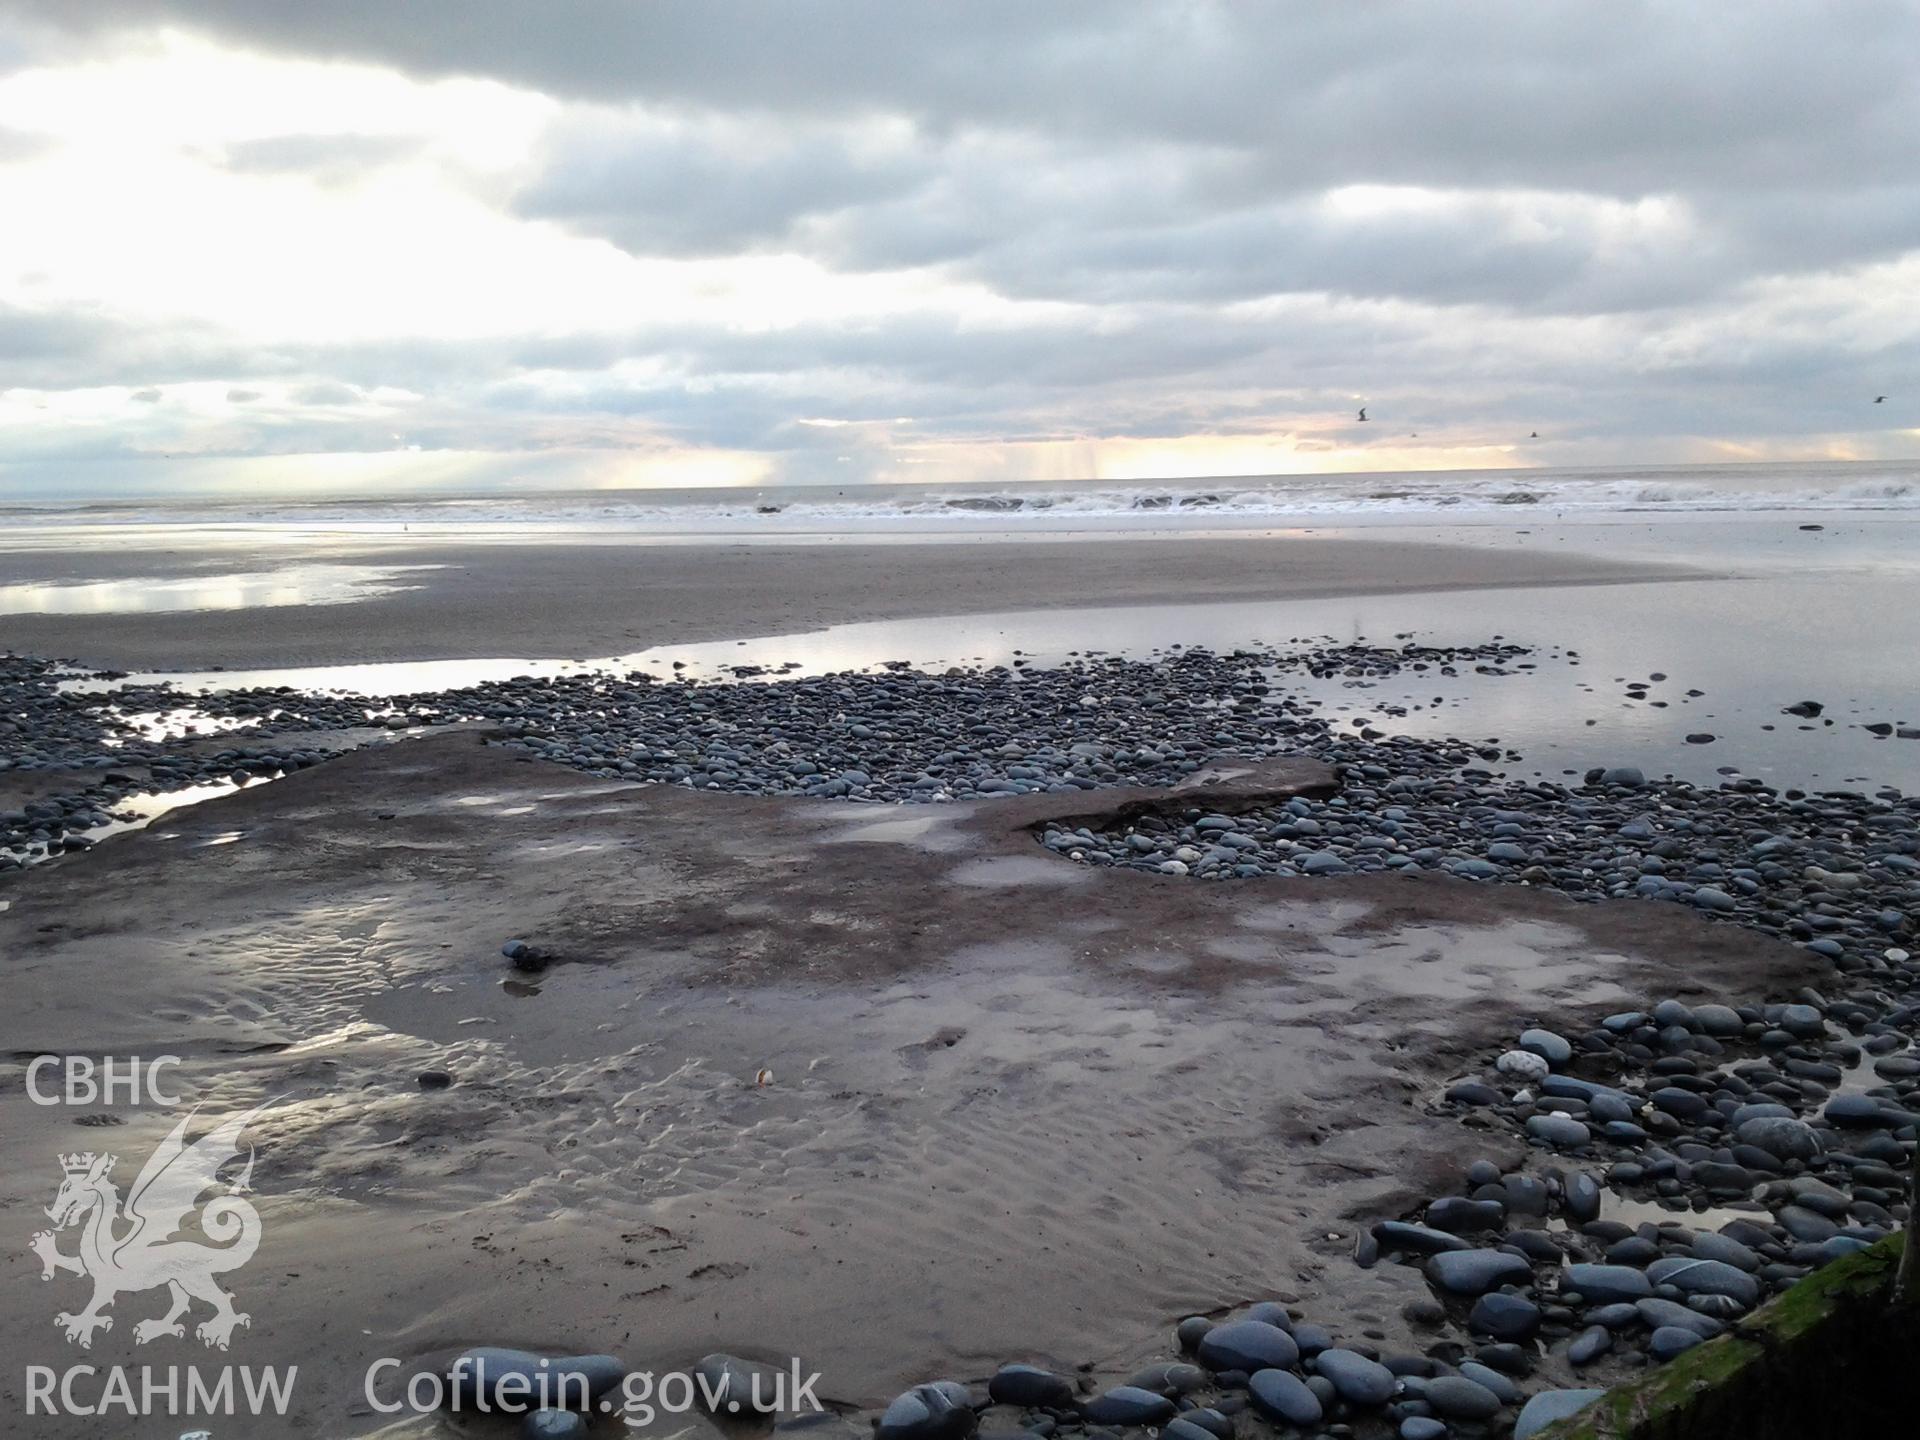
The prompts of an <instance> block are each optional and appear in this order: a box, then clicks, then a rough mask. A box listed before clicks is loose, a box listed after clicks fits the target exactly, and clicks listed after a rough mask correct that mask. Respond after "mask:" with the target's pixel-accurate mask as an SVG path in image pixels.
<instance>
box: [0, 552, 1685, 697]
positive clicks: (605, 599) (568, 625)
mask: <svg viewBox="0 0 1920 1440" xmlns="http://www.w3.org/2000/svg"><path fill="white" fill-rule="evenodd" d="M296 556H297V558H298V559H300V560H301V561H304V562H308V563H311V562H314V561H316V560H319V561H325V562H327V563H331V564H337V565H375V566H379V567H382V568H384V569H389V570H391V571H392V572H394V573H393V581H394V582H395V583H397V584H400V585H404V586H406V587H408V588H405V589H402V590H398V591H396V592H393V593H387V594H379V595H376V596H374V597H373V598H371V599H365V600H361V601H358V602H357V603H353V604H334V605H302V604H278V605H270V606H264V607H252V606H250V607H247V608H244V609H236V610H218V609H214V610H189V611H175V612H170V613H159V614H151V613H148V614H143V613H138V612H137V611H123V612H121V613H114V614H106V615H102V614H55V615H39V614H30V613H16V614H12V615H8V616H6V617H4V619H3V620H0V645H4V646H6V647H9V648H11V649H13V650H15V651H17V652H19V653H22V654H33V655H58V656H62V657H69V658H73V659H77V660H81V661H84V662H85V663H87V664H90V665H95V666H106V667H113V668H118V669H180V668H193V669H200V668H205V667H208V666H214V665H221V666H227V667H229V668H233V667H239V666H284V665H322V664H337V663H342V662H352V661H384V660H432V659H453V658H467V657H480V656H544V655H555V656H571V657H574V658H580V659H584V658H587V657H591V656H600V655H615V654H621V653H625V652H627V651H631V650H638V649H642V648H644V647H646V646H650V645H658V644H662V643H666V642H670V641H702V640H724V639H733V638H735V637H738V636H746V635H778V634H787V633H792V632H795V631H802V630H813V629H818V628H821V627H823V626H828V625H836V624H844V623H847V622H850V621H865V620H877V619H888V618H902V617H912V616H940V615H964V614H971V613H977V612H980V611H997V610H1009V609H1033V610H1045V609H1053V608H1059V607H1063V606H1100V605H1134V606H1141V605H1187V604H1194V603H1198V602H1205V601H1224V600H1284V599H1308V598H1317V597H1327V596H1339V595H1381V594H1387V595H1391V594H1417V593H1423V592H1443V591H1452V590H1484V589H1501V588H1512V587H1523V586H1525V587H1541V586H1555V585H1604V584H1619V583H1624V582H1628V581H1634V580H1651V579H1680V578H1687V577H1688V576H1691V575H1695V574H1699V573H1702V572H1700V571H1699V570H1698V569H1697V567H1689V566H1684V565H1662V564H1660V563H1658V562H1649V561H1646V560H1638V559H1627V558H1614V557H1608V556H1604V555H1592V554H1575V555H1564V554H1553V553H1546V552H1527V551H1502V552H1491V553H1490V552H1488V551H1486V550H1483V549H1471V550H1470V549H1466V548H1463V547H1458V546H1447V545H1432V544H1423V543H1420V542H1419V541H1417V540H1412V539H1407V538H1404V537H1400V536H1396V537H1394V538H1382V539H1378V540H1364V539H1325V538H1319V537H1314V536H1300V535H1287V536H1282V537H1277V538H1272V539H1229V540H1207V539H1188V538H1173V539H1154V538H1144V539H1128V540H1121V541H1112V542H1105V541H1078V542H1075V541H1053V542H1050V541H1045V540H1037V541H1032V542H1029V543H1022V544H1016V545H1008V544H979V543H974V544H969V543H964V542H953V543H941V544H908V545H873V544H867V545H862V544H852V543H849V544H838V545H833V546H826V547H823V546H818V545H809V546H779V545H744V544H740V545H707V544H686V545H682V544H673V545H661V544H634V543H615V544H606V545H591V544H565V545H554V544H538V545H505V544H486V545H462V546H452V547H447V546H440V547H419V546H415V545H412V544H409V543H405V542H403V541H397V540H392V539H389V540H386V541H382V542H376V543H359V544H346V543H339V542H336V543H334V544H331V545H328V546H326V547H323V548H321V549H319V550H318V551H316V550H315V549H314V548H312V547H303V548H301V549H300V550H298V551H289V550H287V549H285V548H283V547H276V546H273V545H271V544H270V543H249V544H245V545H242V546H239V547H235V546H234V545H232V544H222V545H218V546H203V547H200V548H188V549H174V550H151V549H112V548H106V549H88V548H74V549H58V550H40V551H33V550H25V551H13V552H9V553H7V554H6V555H5V557H4V558H5V567H6V571H5V573H6V576H7V578H8V580H9V581H10V582H16V583H20V584H35V583H39V584H43V585H44V584H69V585H70V584H79V583H88V582H98V581H108V580H125V579H141V578H144V579H161V580H165V579H171V578H175V577H179V576H182V575H186V576H192V575H203V576H218V575H221V574H225V573H232V572H236V571H239V572H249V571H256V570H261V569H271V568H272V567H273V566H275V565H279V564H285V563H287V562H288V561H289V560H291V559H294V558H295V557H296Z"/></svg>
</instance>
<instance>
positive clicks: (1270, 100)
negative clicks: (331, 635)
mask: <svg viewBox="0 0 1920 1440" xmlns="http://www.w3.org/2000/svg"><path fill="white" fill-rule="evenodd" d="M1915 55H1920V5H1916V4H1913V3H1887V0H1855V3H1849V4H1847V5H1840V6H1829V5H1816V4H1811V3H1805V4H1795V5H1781V4H1773V3H1768V0H1754V3H1748V4H1743V5H1740V6H1737V7H1722V6H1693V5H1682V6H1676V5H1669V4H1662V5H1653V4H1634V3H1606V4H1598V3H1596V4H1590V5H1589V4H1571V3H1568V4H1541V3H1538V0H1529V3H1524V4H1478V3H1471V0H1466V3H1457V4H1445V5H1436V4H1405V5H1400V4H1389V3H1355V4H1339V5H1326V4H1312V5H1292V4H1256V3H1251V0H1247V3H1237V0H1236V3H1232V4H1224V3H1223V4H1209V3H1204V0H1190V3H1168V4H1153V3H1129V0H1099V3H1078V0H1051V3H1046V4H1033V3H1030V0H1021V3H1003V0H970V3H966V4H947V3H943V4H938V5H921V4H909V3H900V0H873V3H853V0H847V3H809V0H789V3H783V4H774V3H765V4H751V5H749V4H738V3H732V0H694V3H647V4H642V3H633V0H406V3H399V0H299V3H288V0H7V3H6V5H5V6H4V7H0V496H4V497H8V498H16V499H18V498H26V499H62V498H66V497H69V496H73V497H84V496H93V495H113V494H166V493H200V492H220V493H241V494H246V495H249V496H253V495H283V496H287V497H294V496H299V495H306V494H313V493H362V492H366V493H383V494H398V493H406V492H410V491H412V490H415V489H419V488H422V487H438V488H451V489H455V490H481V489H494V488H506V487H510V488H534V487H542V486H552V487H556V488H570V489H571V488H583V487H603V486H633V485H709V484H711V485H771V484H785V483H795V484H856V483H865V482H904V481H916V480H925V481H936V482H940V481H948V482H950V481H958V480H975V481H1011V480H1019V479H1076V478H1103V479H1104V478H1128V477H1139V476H1181V475H1196V476H1212V475H1235V474H1265V473H1284V472H1296V471H1322V470H1325V471H1343V470H1366V471H1373V470H1388V469H1421V468H1446V467H1463V466H1464V467H1482V466H1501V465H1516V466H1518V465H1623V464H1636V463H1693V462H1707V461H1716V460H1792V459H1811V458H1818V459H1823V460H1833V459H1848V458H1858V459H1875V458H1911V457H1915V456H1920V164H1916V156H1917V155H1920V86H1917V85H1915V84H1914V83H1913V79H1912V71H1913V58H1914V56H1915ZM1882 394H1884V395H1886V396H1887V399H1886V401H1885V402H1884V403H1880V404H1876V403H1874V402H1875V397H1876V396H1878V395H1882ZM1362 406H1364V407H1365V409H1366V414H1367V420H1366V421H1365V422H1364V423H1363V422H1362V421H1361V420H1360V419H1359V412H1360V409H1361V407H1362Z"/></svg>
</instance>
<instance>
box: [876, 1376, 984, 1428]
mask: <svg viewBox="0 0 1920 1440" xmlns="http://www.w3.org/2000/svg"><path fill="white" fill-rule="evenodd" d="M978 1424H979V1417H978V1416H976V1415H975V1414H974V1412H973V1405H972V1401H971V1399H970V1397H969V1396H968V1394H967V1387H966V1386H964V1385H962V1384H960V1383H959V1382H958V1381H955V1380H933V1381H930V1382H928V1383H927V1384H925V1385H916V1386H914V1387H913V1388H912V1389H911V1390H908V1391H906V1392H905V1393H904V1394H901V1395H898V1396H895V1397H894V1400H893V1403H892V1404H890V1405H888V1406H887V1408H886V1409H885V1410H884V1411H883V1412H882V1413H881V1416H880V1424H879V1427H878V1428H877V1429H876V1430H875V1432H874V1435H875V1440H965V1437H967V1436H969V1435H972V1434H973V1432H974V1430H975V1428H976V1427H977V1426H978Z"/></svg>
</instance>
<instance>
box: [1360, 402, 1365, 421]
mask: <svg viewBox="0 0 1920 1440" xmlns="http://www.w3.org/2000/svg"><path fill="white" fill-rule="evenodd" d="M1360 418H1361V419H1362V420H1365V419H1366V418H1367V407H1366V406H1364V405H1362V406H1361V407H1360Z"/></svg>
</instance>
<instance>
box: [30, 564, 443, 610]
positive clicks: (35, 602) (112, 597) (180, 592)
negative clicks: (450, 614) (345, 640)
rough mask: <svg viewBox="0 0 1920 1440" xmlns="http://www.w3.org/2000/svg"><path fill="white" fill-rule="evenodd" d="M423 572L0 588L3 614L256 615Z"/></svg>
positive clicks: (301, 570)
mask: <svg viewBox="0 0 1920 1440" xmlns="http://www.w3.org/2000/svg"><path fill="white" fill-rule="evenodd" d="M422 568H425V567H422V566H406V567H395V566H389V565H286V566H282V567H280V568H278V569H274V570H256V571H246V572H242V573H239V574H232V575H175V576H170V577H166V578H159V577H140V576H133V577H129V578H125V579H119V580H86V581H53V580H48V581H36V582H34V583H32V584H22V585H0V615H127V614H135V613H142V612H146V613H151V612H156V611H163V610H250V609H260V608H264V607H267V606H274V605H341V604H345V603H347V602H349V601H353V600H369V599H372V598H373V597H375V596H377V595H389V594H392V593H393V592H395V591H398V590H409V589H412V588H414V587H413V586H410V585H404V584H400V583H398V582H397V581H396V580H395V579H394V577H395V576H398V575H400V574H402V573H404V571H405V570H408V569H422Z"/></svg>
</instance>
